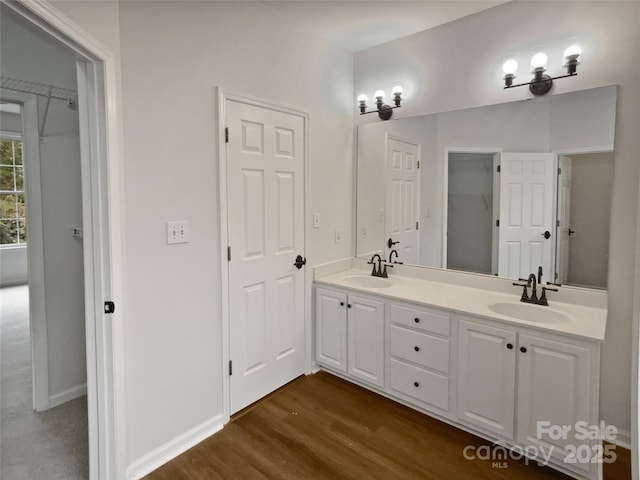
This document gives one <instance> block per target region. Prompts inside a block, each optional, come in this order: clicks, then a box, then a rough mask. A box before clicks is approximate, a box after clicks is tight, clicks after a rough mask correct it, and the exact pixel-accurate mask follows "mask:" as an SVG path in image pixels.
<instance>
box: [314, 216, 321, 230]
mask: <svg viewBox="0 0 640 480" xmlns="http://www.w3.org/2000/svg"><path fill="white" fill-rule="evenodd" d="M313 228H320V214H319V213H317V212H316V213H314V214H313Z"/></svg>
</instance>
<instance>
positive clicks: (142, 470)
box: [127, 413, 224, 480]
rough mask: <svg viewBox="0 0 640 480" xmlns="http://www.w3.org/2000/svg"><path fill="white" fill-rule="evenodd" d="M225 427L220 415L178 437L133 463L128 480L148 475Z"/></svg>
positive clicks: (128, 472) (128, 473)
mask: <svg viewBox="0 0 640 480" xmlns="http://www.w3.org/2000/svg"><path fill="white" fill-rule="evenodd" d="M223 427H224V423H223V415H222V414H221V413H220V414H218V415H216V416H215V417H213V418H211V419H209V420H207V421H206V422H203V423H201V424H200V425H197V426H195V427H194V428H192V429H191V430H189V431H187V432H185V433H183V434H182V435H178V436H177V437H176V438H174V439H172V440H169V441H168V442H167V443H165V444H164V445H160V446H159V447H158V448H156V449H155V450H152V451H151V452H149V453H147V454H146V455H144V456H143V457H141V458H139V459H138V460H134V461H133V462H131V463H130V464H129V468H127V479H128V480H136V479H138V478H142V477H144V476H145V475H148V474H149V473H151V472H153V471H154V470H156V469H158V468H160V467H161V466H162V465H164V464H165V463H167V462H168V461H169V460H172V459H173V458H175V457H177V456H178V455H180V454H181V453H183V452H186V451H187V450H189V449H190V448H191V447H193V446H194V445H197V444H198V443H200V442H201V441H203V440H204V439H205V438H207V437H210V436H211V435H213V434H214V433H216V432H219V431H220V430H222V428H223Z"/></svg>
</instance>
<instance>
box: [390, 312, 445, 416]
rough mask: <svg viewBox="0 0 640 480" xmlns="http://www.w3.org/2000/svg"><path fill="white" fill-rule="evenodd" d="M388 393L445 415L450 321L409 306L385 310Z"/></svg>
mask: <svg viewBox="0 0 640 480" xmlns="http://www.w3.org/2000/svg"><path fill="white" fill-rule="evenodd" d="M388 309H389V310H388V311H389V321H388V337H389V388H390V393H391V394H393V395H395V396H398V397H400V398H403V399H405V400H407V401H409V402H411V403H414V404H417V405H418V406H420V407H422V408H425V409H426V410H430V411H435V412H437V413H440V414H446V413H447V412H448V411H449V375H450V364H449V355H450V339H449V333H450V320H449V316H448V315H447V314H446V313H444V312H441V311H438V310H433V309H428V308H423V307H419V306H416V305H412V304H400V303H395V302H390V303H389V306H388Z"/></svg>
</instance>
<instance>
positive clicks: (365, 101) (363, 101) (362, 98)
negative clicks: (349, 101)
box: [358, 93, 369, 103]
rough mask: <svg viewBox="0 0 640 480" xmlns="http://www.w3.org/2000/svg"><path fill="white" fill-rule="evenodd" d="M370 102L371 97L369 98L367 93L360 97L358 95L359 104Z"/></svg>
mask: <svg viewBox="0 0 640 480" xmlns="http://www.w3.org/2000/svg"><path fill="white" fill-rule="evenodd" d="M368 101H369V97H367V94H366V93H361V94H360V95H358V102H359V103H367V102H368Z"/></svg>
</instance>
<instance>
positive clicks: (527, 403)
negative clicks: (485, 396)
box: [517, 335, 598, 470]
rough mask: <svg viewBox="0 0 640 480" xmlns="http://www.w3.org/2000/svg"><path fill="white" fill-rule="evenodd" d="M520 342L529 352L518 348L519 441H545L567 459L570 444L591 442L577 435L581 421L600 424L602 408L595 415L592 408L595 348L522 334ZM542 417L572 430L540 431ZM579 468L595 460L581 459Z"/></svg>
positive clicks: (555, 453)
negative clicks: (559, 433)
mask: <svg viewBox="0 0 640 480" xmlns="http://www.w3.org/2000/svg"><path fill="white" fill-rule="evenodd" d="M519 347H520V348H521V349H523V350H524V351H519V352H518V355H519V359H518V363H519V366H518V435H517V441H518V442H519V443H521V444H523V445H536V446H542V447H543V448H544V450H545V452H548V451H552V453H553V456H554V457H556V458H558V459H559V460H564V459H565V458H566V457H567V455H569V453H570V451H571V450H568V449H567V447H568V446H570V445H575V446H579V445H580V444H583V443H586V444H587V445H590V443H589V441H588V440H581V439H576V438H575V434H576V428H575V426H576V423H577V422H580V421H582V422H586V423H585V424H586V425H593V424H596V423H597V416H598V414H597V412H594V414H593V415H592V413H591V411H590V404H591V402H590V398H591V393H590V391H591V390H590V389H591V383H590V382H591V372H590V365H591V350H590V349H589V348H586V347H583V346H579V345H571V344H568V343H566V342H562V343H560V342H556V341H553V340H549V339H545V338H540V337H536V336H532V335H520V338H519ZM538 422H548V423H547V426H549V425H555V426H564V425H566V426H569V427H570V428H571V430H570V432H569V433H568V434H567V436H566V438H557V436H555V435H554V436H549V435H548V433H547V432H548V430H547V431H545V432H542V431H541V432H540V433H541V435H538ZM594 443H595V442H594ZM552 447H553V448H552ZM573 451H574V452H575V450H573ZM589 451H591V452H593V450H591V449H590V450H589ZM567 466H568V467H571V465H567ZM575 467H577V468H578V469H583V470H589V467H590V463H589V462H586V463H581V462H577V463H576V464H575Z"/></svg>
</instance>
